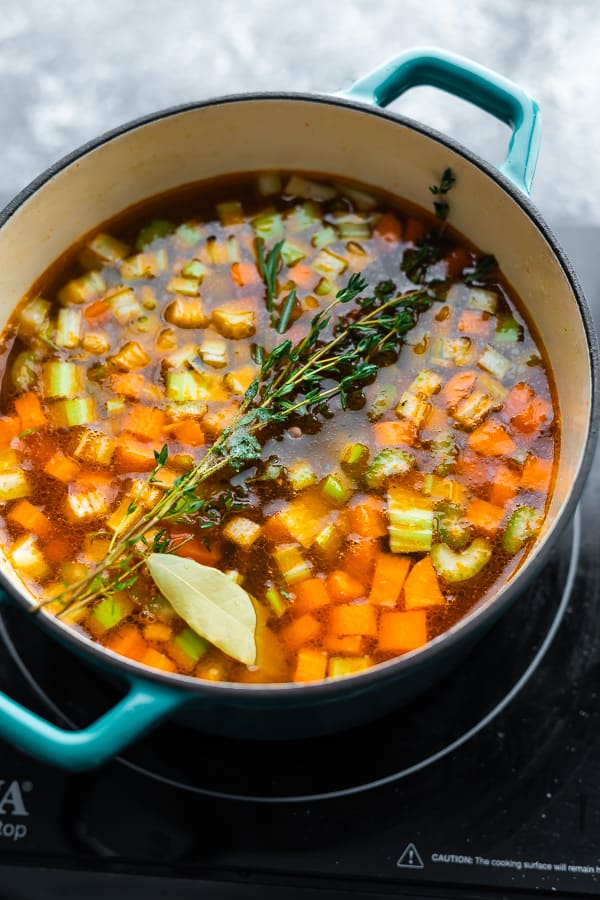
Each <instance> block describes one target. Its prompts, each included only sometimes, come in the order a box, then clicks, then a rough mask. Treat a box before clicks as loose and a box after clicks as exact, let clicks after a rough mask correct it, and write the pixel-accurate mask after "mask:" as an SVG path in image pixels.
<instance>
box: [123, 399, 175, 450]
mask: <svg viewBox="0 0 600 900" xmlns="http://www.w3.org/2000/svg"><path fill="white" fill-rule="evenodd" d="M166 421H167V417H166V415H165V413H164V412H163V410H162V409H157V408H156V407H153V406H143V405H142V404H140V403H136V404H134V405H132V406H130V407H129V411H128V413H127V415H126V416H125V419H124V421H123V428H124V429H125V431H130V432H131V433H132V434H135V436H136V437H138V438H141V439H142V440H143V441H158V440H160V438H161V435H162V432H163V428H164V427H165V424H166Z"/></svg>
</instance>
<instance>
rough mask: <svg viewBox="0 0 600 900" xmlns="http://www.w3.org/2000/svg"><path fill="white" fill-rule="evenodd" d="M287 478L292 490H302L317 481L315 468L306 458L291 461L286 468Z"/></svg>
mask: <svg viewBox="0 0 600 900" xmlns="http://www.w3.org/2000/svg"><path fill="white" fill-rule="evenodd" d="M287 478H288V482H289V484H290V487H291V488H292V490H294V491H303V490H305V488H308V487H311V485H313V484H316V482H317V475H316V473H315V470H314V469H313V467H312V466H311V464H310V463H309V462H307V461H306V460H298V462H295V463H292V465H291V466H289V468H288V470H287Z"/></svg>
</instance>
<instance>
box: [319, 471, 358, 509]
mask: <svg viewBox="0 0 600 900" xmlns="http://www.w3.org/2000/svg"><path fill="white" fill-rule="evenodd" d="M321 494H322V496H323V497H324V498H325V499H326V500H328V501H329V503H333V504H334V505H335V506H341V504H342V503H345V502H346V500H348V499H349V498H350V497H351V495H352V486H351V485H350V484H349V483H348V481H347V479H346V478H344V476H343V475H342V474H341V473H339V474H332V475H328V476H327V477H326V478H325V480H324V481H323V483H322V484H321Z"/></svg>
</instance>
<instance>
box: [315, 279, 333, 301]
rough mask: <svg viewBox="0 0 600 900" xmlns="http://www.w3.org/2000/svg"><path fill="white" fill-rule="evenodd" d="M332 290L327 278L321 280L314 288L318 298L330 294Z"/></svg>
mask: <svg viewBox="0 0 600 900" xmlns="http://www.w3.org/2000/svg"><path fill="white" fill-rule="evenodd" d="M333 290H334V286H333V284H332V283H331V281H329V279H328V278H321V280H320V281H319V283H318V285H317V286H316V288H315V294H318V296H319V297H325V296H326V295H327V294H332V293H333Z"/></svg>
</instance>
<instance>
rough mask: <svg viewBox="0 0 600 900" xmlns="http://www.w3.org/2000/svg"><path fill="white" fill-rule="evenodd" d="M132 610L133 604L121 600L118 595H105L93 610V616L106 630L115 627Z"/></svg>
mask: <svg viewBox="0 0 600 900" xmlns="http://www.w3.org/2000/svg"><path fill="white" fill-rule="evenodd" d="M130 612H131V606H130V605H129V604H127V603H122V602H120V601H119V600H118V599H117V598H116V597H104V599H103V600H101V601H100V603H98V605H97V606H95V607H94V609H93V610H92V616H93V617H94V619H96V620H97V622H98V624H99V625H100V626H101V627H102V628H103V629H104V630H105V631H108V629H109V628H114V627H115V625H118V624H119V622H121V621H122V620H123V619H124V618H125V617H126V616H128V615H129V613H130Z"/></svg>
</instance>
